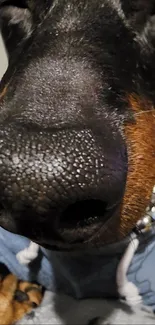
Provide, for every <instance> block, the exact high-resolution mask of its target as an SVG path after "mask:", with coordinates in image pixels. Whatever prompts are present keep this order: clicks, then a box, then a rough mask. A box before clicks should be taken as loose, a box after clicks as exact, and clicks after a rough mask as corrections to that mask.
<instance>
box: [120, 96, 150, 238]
mask: <svg viewBox="0 0 155 325" xmlns="http://www.w3.org/2000/svg"><path fill="white" fill-rule="evenodd" d="M129 103H130V106H131V108H132V110H133V112H134V115H135V122H134V123H133V124H130V125H129V124H128V125H126V127H125V136H126V142H127V146H128V176H127V183H126V190H125V196H124V200H123V206H122V213H121V219H120V227H119V233H120V234H119V235H120V237H122V236H124V235H126V234H127V233H128V232H129V231H130V230H131V229H132V228H133V227H134V226H135V224H136V222H137V221H138V220H139V219H140V218H141V217H142V216H143V215H144V213H145V209H146V207H147V204H148V202H149V200H150V198H151V193H152V189H153V186H154V185H155V140H154V139H155V109H154V107H153V105H152V104H151V103H149V102H148V101H146V100H142V99H140V98H138V97H137V96H134V95H132V96H130V97H129Z"/></svg>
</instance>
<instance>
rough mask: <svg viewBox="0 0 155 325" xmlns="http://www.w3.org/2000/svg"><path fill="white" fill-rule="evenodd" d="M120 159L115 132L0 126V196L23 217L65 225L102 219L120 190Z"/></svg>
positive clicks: (123, 177) (123, 170)
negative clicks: (39, 129) (38, 129)
mask: <svg viewBox="0 0 155 325" xmlns="http://www.w3.org/2000/svg"><path fill="white" fill-rule="evenodd" d="M17 131H18V132H17ZM124 161H125V151H124V147H123V145H122V143H121V141H120V136H117V135H115V136H113V135H112V134H111V135H109V136H108V138H107V137H106V139H105V138H103V136H101V134H95V133H94V132H93V131H91V130H89V129H85V130H65V129H64V130H57V131H53V132H51V131H49V132H48V131H42V132H36V131H33V132H32V131H30V130H27V132H26V131H25V130H24V132H23V130H17V128H16V129H15V128H10V129H8V128H7V130H3V131H2V130H1V131H0V195H1V201H2V203H3V206H4V207H6V208H7V209H10V210H11V211H14V212H16V213H21V215H22V216H21V218H24V216H25V215H26V217H25V218H27V220H29V218H30V216H31V218H37V215H41V216H42V218H43V220H44V221H46V220H48V223H50V224H55V223H56V220H57V224H59V223H60V224H61V226H63V225H64V226H65V225H67V226H68V227H70V226H72V225H73V224H74V225H75V224H77V223H81V224H82V223H83V222H88V223H89V222H91V220H92V219H93V218H95V217H96V218H97V217H98V216H100V217H103V220H104V216H105V218H106V215H107V211H108V210H109V209H111V208H112V207H113V206H114V205H116V204H117V203H118V202H119V201H120V198H121V197H122V195H123V191H124V186H125V180H126V164H125V163H124ZM25 211H28V212H25ZM31 221H32V219H31ZM34 222H35V221H34Z"/></svg>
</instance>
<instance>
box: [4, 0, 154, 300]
mask: <svg viewBox="0 0 155 325" xmlns="http://www.w3.org/2000/svg"><path fill="white" fill-rule="evenodd" d="M154 10H155V3H154V1H153V0H150V1H147V0H138V1H136V0H131V1H128V0H96V1H94V0H90V1H88V0H72V1H71V0H65V1H59V0H57V1H56V0H46V1H45V0H44V1H41V0H38V1H36V0H21V1H20V0H16V1H15V0H12V1H7V0H0V24H1V30H2V35H3V39H4V41H5V46H6V49H7V52H8V56H9V66H8V69H7V71H6V73H5V75H4V77H3V79H2V81H1V87H0V99H1V102H0V198H1V200H0V203H1V215H0V226H1V227H3V228H5V229H6V230H8V231H10V232H13V233H16V234H20V235H22V236H25V237H28V238H30V239H31V240H32V241H34V242H36V243H37V244H39V245H40V246H42V247H44V248H48V249H50V250H51V251H52V252H53V253H52V254H57V253H55V252H57V251H60V254H59V253H58V257H59V258H60V255H62V252H63V251H68V252H69V254H70V253H71V251H73V252H76V251H77V250H78V251H80V252H81V254H83V252H84V249H88V250H89V249H93V248H95V249H96V248H97V249H99V248H104V249H105V250H106V247H107V245H109V244H118V243H120V242H121V241H122V240H123V239H125V238H126V237H127V236H128V235H129V234H130V233H131V231H132V229H133V228H134V227H135V225H136V224H137V222H138V220H139V219H140V218H141V217H142V216H143V215H144V213H145V209H146V206H147V205H148V202H149V200H150V196H151V193H152V188H153V186H154V184H155V173H154V165H155V142H154V133H155V131H154V130H155V112H154V101H155V92H154V78H155V77H154V76H155V73H154V70H155V69H154V56H155V42H154V41H155V16H154V12H155V11H154ZM113 252H114V255H115V252H116V250H114V251H113ZM95 256H96V258H97V253H96V251H95ZM56 257H57V256H56ZM67 258H68V257H67ZM67 258H66V261H64V255H63V256H62V263H63V265H65V263H66V265H67V270H69V268H70V263H71V260H73V259H72V257H71V255H70V259H67ZM55 260H57V259H54V258H53V257H52V261H53V263H54V261H55ZM91 260H92V259H91ZM77 261H78V259H77V258H76V261H75V262H76V263H77ZM80 261H81V257H80V259H79V264H78V265H79V266H81V264H80ZM88 262H89V263H88V264H87V265H91V264H90V262H91V261H90V258H89V261H88ZM97 262H98V260H97ZM101 262H102V265H103V261H102V260H101ZM76 263H75V265H74V274H73V275H75V271H76V270H77V264H76ZM83 263H85V261H84V260H83ZM56 264H57V266H59V264H58V263H57V262H56ZM61 265H62V264H61ZM96 265H97V263H96V264H94V267H96ZM98 265H99V264H98ZM54 266H55V265H54ZM90 269H91V270H92V268H90ZM58 270H59V272H60V273H61V272H62V271H63V268H58ZM95 272H96V270H95ZM87 273H88V272H85V276H86V274H87ZM82 274H83V273H82ZM106 274H110V272H109V271H108V272H107V273H106ZM78 275H79V276H80V280H79V278H78V276H77V279H78V280H79V281H78V282H79V283H80V281H81V273H79V274H78ZM60 276H61V278H63V274H60ZM89 279H90V277H89ZM69 281H70V283H72V284H73V287H74V289H75V290H76V286H75V277H74V276H73V278H71V277H70V276H69V279H67V280H66V283H65V284H64V289H65V288H68V283H69ZM88 283H89V281H88ZM92 283H93V281H91V285H90V286H89V288H88V286H87V288H86V289H85V286H84V287H82V290H83V292H84V293H83V292H82V293H83V295H82V297H90V296H91V297H92V295H93V296H94V293H96V295H97V296H98V295H99V291H100V288H101V283H98V284H97V283H96V282H95V284H94V288H93V289H92ZM106 283H110V284H111V281H110V280H109V282H108V281H107V279H106V281H105V283H104V284H105V287H104V290H105V292H104V293H106V294H107V291H108V292H109V286H108V288H107V287H106ZM84 285H85V283H84ZM82 286H83V284H82ZM102 288H103V286H102ZM102 288H101V289H102ZM132 288H133V287H132ZM101 291H102V292H101V294H103V289H102V290H101ZM79 292H80V291H78V290H77V291H76V293H75V296H76V298H77V297H78V298H81V296H80V293H79ZM130 293H131V294H132V290H130ZM69 294H72V288H71V292H69ZM112 294H113V295H114V296H115V292H113V291H112ZM130 298H131V297H130Z"/></svg>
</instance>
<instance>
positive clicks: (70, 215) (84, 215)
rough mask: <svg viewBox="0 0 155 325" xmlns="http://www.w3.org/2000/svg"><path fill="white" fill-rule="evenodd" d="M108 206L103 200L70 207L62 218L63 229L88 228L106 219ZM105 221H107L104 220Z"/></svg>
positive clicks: (84, 201)
mask: <svg viewBox="0 0 155 325" xmlns="http://www.w3.org/2000/svg"><path fill="white" fill-rule="evenodd" d="M107 206H108V204H107V203H106V202H104V201H101V200H94V199H91V200H83V201H77V202H75V203H74V204H71V205H69V206H68V207H67V208H66V209H65V210H64V211H63V213H62V214H61V216H60V223H61V226H63V227H67V228H70V227H73V226H80V227H82V226H86V225H90V224H92V223H93V222H96V221H97V220H99V219H100V218H101V217H105V218H106V213H107ZM104 220H105V219H104Z"/></svg>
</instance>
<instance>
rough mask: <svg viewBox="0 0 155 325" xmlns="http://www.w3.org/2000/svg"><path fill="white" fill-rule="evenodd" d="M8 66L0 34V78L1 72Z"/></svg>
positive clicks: (0, 76)
mask: <svg viewBox="0 0 155 325" xmlns="http://www.w3.org/2000/svg"><path fill="white" fill-rule="evenodd" d="M7 67H8V59H7V54H6V51H5V46H4V43H3V40H2V36H1V34H0V79H1V78H2V76H3V74H4V73H5V71H6V69H7Z"/></svg>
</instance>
